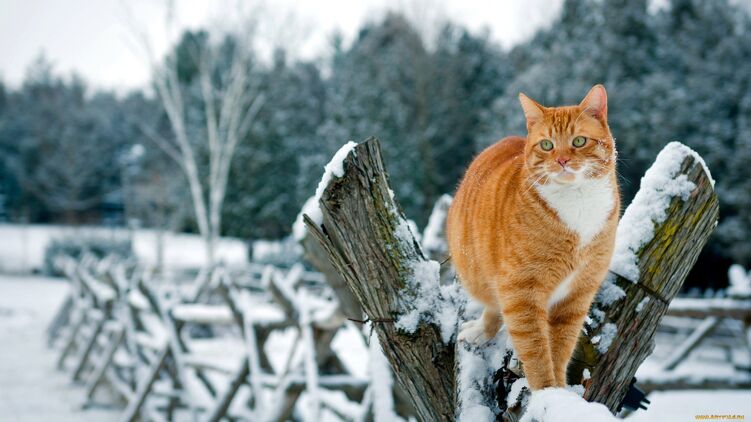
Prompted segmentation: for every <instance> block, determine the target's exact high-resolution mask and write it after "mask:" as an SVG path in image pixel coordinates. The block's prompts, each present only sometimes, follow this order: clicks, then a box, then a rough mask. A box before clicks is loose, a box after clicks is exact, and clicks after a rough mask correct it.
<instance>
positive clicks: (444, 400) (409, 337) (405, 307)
mask: <svg viewBox="0 0 751 422" xmlns="http://www.w3.org/2000/svg"><path fill="white" fill-rule="evenodd" d="M337 155H339V154H337ZM342 155H343V156H340V157H339V158H340V159H341V160H343V161H342V162H339V163H336V164H337V165H338V166H342V167H339V170H340V171H338V172H335V173H336V174H335V175H336V176H338V178H331V180H325V179H327V178H326V177H324V182H327V186H324V189H325V190H323V192H321V193H322V194H321V195H319V198H320V201H318V205H319V206H320V212H321V215H319V216H318V217H319V218H320V219H319V218H316V217H317V216H315V212H316V210H313V211H311V214H312V215H313V218H315V219H316V220H319V221H314V220H313V219H311V218H309V217H310V215H311V214H308V213H306V216H305V217H306V218H305V223H306V224H307V225H308V228H309V229H310V232H311V233H312V234H313V235H314V236H315V237H316V238H317V239H318V240H319V242H320V243H321V245H322V246H323V248H324V249H325V250H326V252H327V254H328V256H329V259H330V260H331V262H332V263H333V264H334V266H335V267H336V268H337V270H338V271H339V273H340V274H341V275H342V277H343V278H344V281H345V282H346V283H347V285H348V286H349V287H350V289H351V290H352V292H353V293H354V295H355V297H356V298H357V300H358V301H359V302H360V305H361V306H362V308H363V311H364V312H365V314H366V315H367V318H368V320H370V321H371V322H372V324H373V326H374V330H375V332H376V334H377V335H378V338H379V341H380V343H381V346H382V348H383V352H384V354H385V356H386V358H387V359H388V361H389V363H390V364H391V367H392V368H393V369H394V373H395V375H396V378H397V380H398V381H399V383H400V384H401V385H402V386H403V387H404V389H405V390H406V392H407V394H408V395H409V397H410V398H411V400H412V401H413V403H414V407H415V410H416V412H417V415H418V418H419V419H420V420H424V421H452V420H454V378H453V369H454V347H453V344H451V342H450V336H451V335H452V334H453V332H454V331H455V328H456V318H455V315H454V318H453V321H452V320H451V315H448V316H447V318H446V319H445V322H444V323H442V322H441V321H440V320H438V319H435V320H433V321H429V322H428V321H422V322H421V319H422V318H421V316H420V311H421V310H422V307H421V306H418V304H416V303H415V300H416V299H425V298H424V297H418V295H422V294H423V293H424V292H423V291H422V290H421V289H420V287H419V286H418V283H433V287H435V292H434V293H435V294H438V292H439V291H440V289H439V281H438V263H437V262H435V261H429V260H426V259H425V257H424V256H423V254H422V251H421V250H420V247H419V245H418V243H417V242H416V240H415V238H414V236H413V234H412V233H411V231H410V229H409V227H408V225H407V223H406V219H405V218H404V216H403V214H402V213H401V211H400V210H399V209H398V207H397V205H396V203H395V202H394V199H393V192H392V191H391V189H389V183H388V178H387V175H386V171H385V169H384V166H383V161H382V158H381V152H380V148H379V144H378V141H377V140H376V139H374V138H371V139H368V140H367V141H365V142H363V143H361V144H359V145H357V146H356V147H354V148H353V149H352V152H350V153H348V154H346V155H344V154H342ZM344 170H346V171H344ZM321 224H322V226H321ZM431 277H434V279H432V278H431ZM417 278H421V280H418V283H415V281H416V280H415V279H417ZM423 278H424V279H423ZM428 278H430V279H428ZM423 304H424V302H423ZM434 310H436V309H434ZM411 311H415V312H414V313H413V312H411ZM405 313H408V314H410V315H411V316H412V317H413V320H412V321H405V322H406V323H407V325H411V327H406V329H405V327H403V326H402V327H397V325H400V324H399V323H400V322H403V321H401V320H399V321H398V320H397V318H399V316H400V315H404V314H405ZM443 325H446V326H447V327H449V328H447V329H445V330H444V329H443ZM446 332H449V341H447V342H444V338H445V335H446Z"/></svg>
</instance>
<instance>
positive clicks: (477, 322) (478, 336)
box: [457, 306, 503, 344]
mask: <svg viewBox="0 0 751 422" xmlns="http://www.w3.org/2000/svg"><path fill="white" fill-rule="evenodd" d="M502 324H503V317H501V311H500V310H499V309H498V308H494V307H490V306H486V307H485V309H483V311H482V316H481V317H480V318H478V319H474V320H471V321H467V322H465V323H464V324H462V327H461V330H460V331H459V335H458V336H457V340H458V341H466V342H467V343H471V344H483V343H486V342H487V341H488V340H490V339H492V338H494V337H495V335H496V334H498V330H500V329H501V325H502Z"/></svg>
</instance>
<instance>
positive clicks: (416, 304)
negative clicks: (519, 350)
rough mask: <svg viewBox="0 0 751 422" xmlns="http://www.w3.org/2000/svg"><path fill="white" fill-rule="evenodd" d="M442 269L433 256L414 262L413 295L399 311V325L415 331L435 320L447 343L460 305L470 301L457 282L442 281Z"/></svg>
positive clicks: (401, 327) (453, 330)
mask: <svg viewBox="0 0 751 422" xmlns="http://www.w3.org/2000/svg"><path fill="white" fill-rule="evenodd" d="M405 226H406V224H405ZM440 269H441V265H440V264H439V263H438V262H437V261H433V260H427V261H417V262H414V263H413V264H412V268H411V270H412V276H411V277H410V278H409V280H408V284H409V287H407V290H408V291H409V292H410V296H412V297H411V298H405V300H404V302H405V303H404V306H405V308H406V309H407V310H406V311H405V312H403V313H402V314H401V315H399V318H398V319H397V322H396V327H397V328H398V329H400V330H403V331H406V332H408V333H414V332H415V331H417V327H418V325H419V324H420V322H421V321H425V322H428V323H434V324H436V325H438V326H439V327H440V330H441V339H442V340H443V342H444V344H448V343H449V342H451V339H452V338H453V337H454V334H455V333H456V327H457V325H458V317H459V309H460V307H461V305H462V304H463V303H464V302H466V295H465V294H464V292H463V291H462V290H461V287H460V286H459V285H458V284H457V283H454V284H448V285H441V284H440V276H439V274H440Z"/></svg>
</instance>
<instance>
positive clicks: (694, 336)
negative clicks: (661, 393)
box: [662, 316, 721, 371]
mask: <svg viewBox="0 0 751 422" xmlns="http://www.w3.org/2000/svg"><path fill="white" fill-rule="evenodd" d="M720 321H721V319H720V318H718V317H714V316H710V317H707V318H706V319H705V320H704V321H702V323H701V324H700V325H699V326H698V327H696V329H695V330H694V331H693V332H692V333H691V334H690V335H689V336H688V338H686V340H685V341H684V342H683V343H681V344H680V346H678V347H677V348H676V349H675V350H674V351H673V353H671V354H670V356H669V357H668V358H667V359H666V360H665V363H663V365H662V369H664V370H666V371H670V370H673V369H675V367H676V366H678V364H680V363H681V362H682V361H683V359H684V358H685V357H686V356H688V354H689V353H691V351H692V350H694V348H696V346H698V345H699V343H701V341H702V340H703V339H704V338H705V337H706V336H707V335H709V333H711V332H712V330H714V328H715V327H716V326H717V324H719V323H720Z"/></svg>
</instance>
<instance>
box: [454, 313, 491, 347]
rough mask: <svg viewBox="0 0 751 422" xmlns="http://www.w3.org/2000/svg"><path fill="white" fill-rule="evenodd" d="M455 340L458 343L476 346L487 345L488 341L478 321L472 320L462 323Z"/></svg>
mask: <svg viewBox="0 0 751 422" xmlns="http://www.w3.org/2000/svg"><path fill="white" fill-rule="evenodd" d="M456 339H457V340H458V341H463V342H466V343H470V344H476V345H481V344H484V343H487V342H488V340H490V339H489V338H488V336H487V335H485V327H484V324H483V323H482V320H480V319H474V320H471V321H467V322H465V323H463V324H462V328H461V330H460V331H459V335H458V336H457V337H456Z"/></svg>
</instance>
